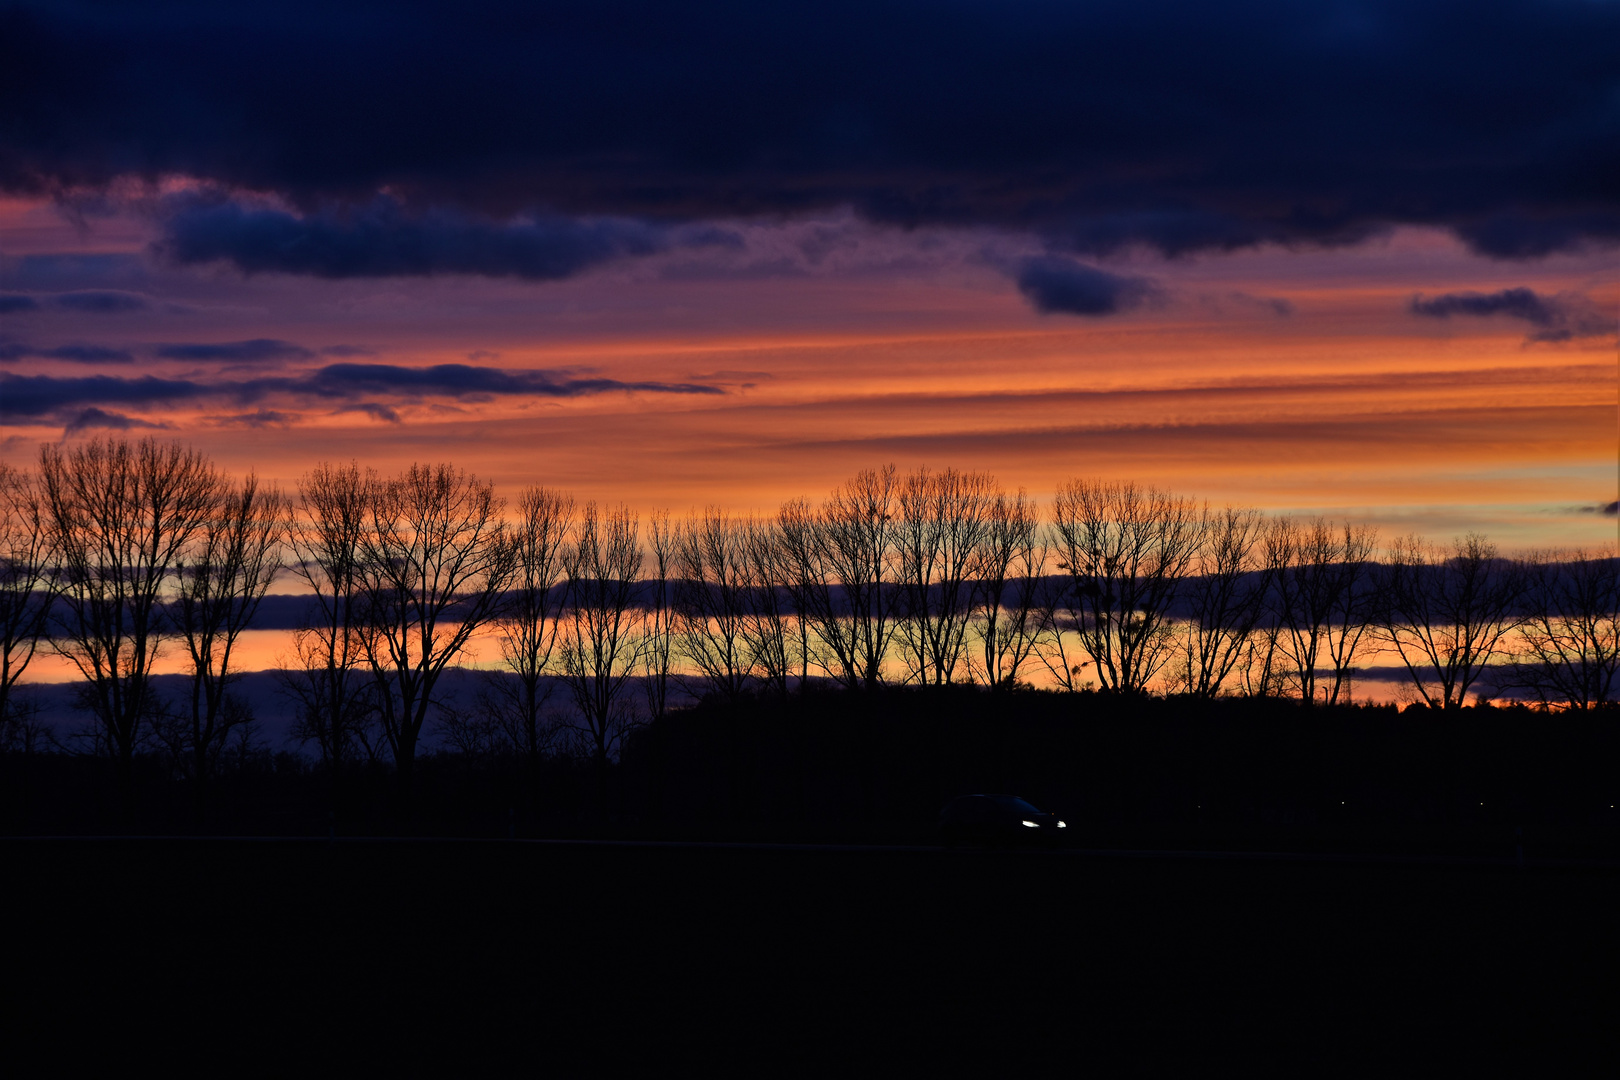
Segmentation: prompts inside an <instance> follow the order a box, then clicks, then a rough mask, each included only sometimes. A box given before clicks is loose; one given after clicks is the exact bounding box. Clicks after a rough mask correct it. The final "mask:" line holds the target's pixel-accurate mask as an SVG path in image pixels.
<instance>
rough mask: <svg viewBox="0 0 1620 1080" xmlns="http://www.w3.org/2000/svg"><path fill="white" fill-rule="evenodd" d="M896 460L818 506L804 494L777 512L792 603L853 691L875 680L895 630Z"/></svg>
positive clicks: (826, 664)
mask: <svg viewBox="0 0 1620 1080" xmlns="http://www.w3.org/2000/svg"><path fill="white" fill-rule="evenodd" d="M898 497H899V478H898V473H897V471H896V469H895V467H894V466H893V465H886V466H884V467H883V468H881V469H866V470H863V471H861V472H860V473H858V474H856V475H855V476H854V477H853V478H852V479H850V480H848V481H846V482H845V483H844V484H843V486H841V487H838V488H835V489H834V490H833V492H832V494H831V495H829V496H828V498H827V500H826V502H824V503H823V504H822V506H821V509H820V510H819V511H815V512H813V511H811V510H810V508H809V506H808V504H806V503H805V502H803V501H802V500H799V501H795V502H790V503H787V504H785V505H784V506H783V507H782V511H781V513H780V514H779V515H778V517H777V523H778V528H779V530H780V535H781V536H782V539H783V541H784V551H785V553H786V556H787V558H788V561H789V564H790V568H791V574H790V580H791V581H792V582H793V585H792V592H793V599H794V603H795V605H796V606H797V608H798V610H799V611H800V613H801V618H804V619H806V620H807V621H808V629H809V630H810V631H811V632H813V633H814V635H815V637H816V642H817V644H818V645H819V646H820V648H819V649H817V657H816V662H817V664H818V666H820V667H821V668H822V669H823V670H824V671H826V672H827V673H828V674H829V675H831V676H832V677H833V678H835V679H837V680H838V681H839V682H840V683H842V684H843V685H844V686H846V687H849V688H850V689H858V688H860V687H872V686H876V685H877V684H878V683H879V682H880V681H882V678H883V662H884V660H885V659H886V657H887V656H888V651H889V640H890V638H891V637H892V636H893V635H894V616H895V608H896V597H897V590H896V589H894V588H893V586H892V581H893V577H894V562H895V558H896V553H895V549H894V545H895V515H896V511H897V509H898V508H897V505H896V504H897V501H898Z"/></svg>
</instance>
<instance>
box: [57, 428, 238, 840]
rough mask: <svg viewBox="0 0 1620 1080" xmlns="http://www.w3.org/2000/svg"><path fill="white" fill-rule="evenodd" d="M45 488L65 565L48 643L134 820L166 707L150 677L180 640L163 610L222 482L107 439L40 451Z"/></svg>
mask: <svg viewBox="0 0 1620 1080" xmlns="http://www.w3.org/2000/svg"><path fill="white" fill-rule="evenodd" d="M40 477H41V481H42V484H43V489H44V493H45V503H46V506H47V507H48V512H49V523H50V531H51V538H52V542H53V544H54V545H55V549H56V551H57V553H58V557H59V559H60V560H61V566H60V571H59V573H60V581H61V586H62V602H61V604H60V605H59V607H60V615H59V617H57V618H56V619H55V623H56V627H55V629H56V634H55V636H54V637H53V639H52V644H53V645H54V647H55V648H56V649H57V651H58V652H60V653H61V654H62V655H63V656H65V657H66V658H67V659H68V660H69V661H70V662H71V663H72V664H73V665H74V667H76V668H77V669H78V670H79V673H80V674H81V675H82V676H84V679H85V694H84V701H85V703H86V704H87V705H88V707H89V710H90V712H91V714H92V715H93V716H94V718H95V722H96V724H97V728H98V731H99V733H100V736H101V738H102V739H104V740H105V743H106V745H107V746H108V748H109V749H110V750H111V752H112V753H113V755H114V757H115V759H116V761H117V763H118V770H119V777H120V786H121V788H122V791H123V798H124V802H125V807H126V809H127V808H128V806H129V805H130V801H131V799H132V798H133V787H132V780H133V766H134V760H135V751H136V749H137V747H138V746H139V745H140V744H141V742H142V739H143V737H144V736H145V735H146V734H147V732H148V725H149V723H150V721H151V720H152V719H153V717H154V716H155V715H156V713H157V711H158V709H159V708H160V705H161V703H160V702H159V701H158V699H157V697H156V695H155V693H154V692H153V689H152V671H153V666H154V664H155V663H156V662H157V659H158V655H159V653H160V652H161V649H162V646H163V643H164V641H165V639H166V637H168V636H169V635H170V634H172V633H173V628H172V626H171V625H170V624H169V621H168V619H167V616H166V612H165V609H164V602H165V600H166V599H168V597H169V595H170V592H171V590H172V587H173V584H174V582H175V579H176V574H177V572H178V569H179V563H180V560H181V556H182V553H183V552H184V551H185V549H186V547H187V545H189V544H190V543H191V541H192V540H193V538H195V537H196V536H197V535H198V534H199V533H201V532H202V531H203V529H204V528H205V527H206V526H207V523H208V521H209V517H210V515H211V513H212V512H213V510H214V508H215V506H216V505H217V503H218V493H219V489H220V485H221V480H220V477H219V474H218V473H217V472H216V471H215V469H214V467H213V466H212V465H211V464H209V462H208V461H207V460H206V459H205V458H204V457H203V456H202V455H201V454H200V453H198V452H197V451H195V450H191V449H188V448H186V447H183V446H181V445H180V444H179V443H170V444H167V445H165V444H160V443H158V442H156V441H154V440H152V439H144V440H142V441H141V442H139V443H135V444H131V443H129V442H128V441H122V440H119V441H115V440H113V439H110V438H109V439H105V440H94V441H90V442H86V443H83V444H81V445H79V446H77V447H74V448H72V449H64V448H62V447H60V446H53V445H50V444H46V445H44V446H42V447H41V448H40Z"/></svg>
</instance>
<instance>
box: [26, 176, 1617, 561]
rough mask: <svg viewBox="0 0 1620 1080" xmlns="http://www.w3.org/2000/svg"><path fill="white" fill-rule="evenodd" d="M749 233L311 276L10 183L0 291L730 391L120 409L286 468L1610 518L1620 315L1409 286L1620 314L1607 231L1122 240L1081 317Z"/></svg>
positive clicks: (1554, 528) (946, 243)
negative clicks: (1543, 310) (1182, 252)
mask: <svg viewBox="0 0 1620 1080" xmlns="http://www.w3.org/2000/svg"><path fill="white" fill-rule="evenodd" d="M740 228H742V229H743V230H744V231H745V233H746V235H747V237H748V247H747V249H746V250H744V251H742V252H740V253H738V252H724V253H720V255H718V256H713V257H711V256H708V255H703V254H699V255H693V254H691V253H685V254H678V255H670V256H667V257H666V256H660V257H658V258H654V259H648V260H641V261H638V262H633V263H626V264H621V265H615V266H610V267H608V268H607V269H604V270H601V271H598V272H594V273H589V274H586V275H583V276H582V277H579V278H576V279H573V280H569V281H563V282H553V283H526V282H511V281H500V280H494V281H492V280H486V279H470V278H434V279H393V280H382V281H376V280H360V281H355V280H348V281H337V282H329V281H314V280H309V279H301V278H291V277H286V276H274V275H270V276H260V277H243V276H242V275H240V274H237V273H234V272H230V271H224V270H196V269H190V270H179V269H175V268H172V267H167V266H165V265H163V263H162V262H161V260H157V259H155V258H153V257H151V256H150V255H149V254H148V253H147V249H146V245H147V243H148V240H149V238H150V233H149V230H148V229H147V228H146V226H145V225H144V223H143V221H142V219H141V218H140V216H139V214H138V213H134V212H129V213H124V214H122V215H119V216H114V217H110V218H104V219H94V220H91V221H89V222H88V224H86V225H84V226H82V227H80V226H75V225H74V224H72V223H70V222H68V221H66V220H64V218H63V216H62V215H61V214H59V213H58V212H56V211H55V210H54V209H53V208H51V207H49V206H47V205H44V204H35V203H24V202H17V201H12V202H9V203H5V204H3V205H0V289H5V290H11V291H13V292H22V293H26V294H28V295H35V296H41V297H48V296H50V295H52V294H53V293H52V290H53V289H54V290H57V291H60V290H71V289H92V288H100V289H118V290H122V291H124V292H126V293H129V294H131V295H134V296H137V297H141V298H144V300H143V302H145V303H146V307H145V308H143V309H142V310H139V311H135V312H131V313H126V314H96V315H86V314H80V313H71V312H57V311H51V310H42V311H40V312H36V313H30V314H26V315H4V316H0V320H3V321H0V341H22V340H26V341H27V342H29V343H30V344H33V345H39V346H42V347H43V346H48V345H60V344H66V343H93V344H101V345H108V346H117V347H128V348H131V349H133V350H134V351H136V352H137V354H139V353H141V351H142V350H143V349H146V350H147V351H148V352H149V351H150V349H151V348H152V347H154V346H155V344H156V343H164V342H168V343H173V342H229V341H242V340H247V339H255V338H272V339H276V340H278V341H286V342H291V343H295V344H297V345H300V346H303V347H306V348H307V349H310V350H318V349H321V348H325V347H328V346H332V345H348V346H351V347H354V348H363V349H364V350H366V351H367V352H366V355H365V357H364V359H363V362H377V363H387V364H395V365H403V366H421V365H426V364H438V363H447V362H458V363H469V364H479V365H486V366H493V367H501V368H546V369H560V370H563V371H566V372H572V373H575V374H590V375H593V376H602V377H607V378H613V379H618V380H624V381H632V380H656V381H662V382H702V383H705V384H709V385H713V386H715V387H718V388H720V389H722V390H723V391H724V393H721V394H718V395H703V396H677V395H670V394H660V393H642V392H634V393H625V392H617V391H615V392H610V393H606V394H601V395H596V396H588V397H578V398H567V399H559V398H548V397H539V396H536V397H526V396H506V397H496V398H491V399H488V400H476V399H470V398H461V399H456V398H453V397H445V396H442V395H441V396H437V397H434V396H425V397H415V398H413V397H409V396H403V395H395V396H392V397H389V398H388V399H387V400H386V401H385V402H382V403H383V404H386V405H387V406H388V407H390V408H392V409H393V410H394V412H395V413H396V414H397V416H398V417H399V422H397V423H391V422H386V421H377V420H373V419H370V418H368V417H367V416H366V415H364V414H361V413H356V412H337V411H335V410H336V408H337V407H338V406H337V405H334V404H333V403H331V402H325V401H309V400H297V401H282V400H264V401H257V402H255V403H254V405H253V407H254V408H268V409H272V410H274V411H275V412H277V413H278V414H280V417H279V418H278V419H277V420H276V421H275V422H272V423H269V424H267V425H264V426H257V427H251V426H243V425H242V424H241V423H240V422H237V421H231V420H228V419H226V418H227V417H230V416H241V415H244V412H245V409H244V406H242V405H241V404H240V403H236V402H222V401H212V400H210V401H206V402H202V403H197V402H191V403H176V404H162V403H159V404H156V405H151V406H147V407H133V408H122V409H120V410H119V411H120V412H122V413H123V414H125V415H126V416H127V417H129V418H130V419H131V420H133V421H135V422H137V423H149V424H154V425H164V426H165V427H164V428H163V429H162V430H159V431H158V432H157V433H158V434H172V435H173V436H175V437H178V438H182V439H185V440H188V441H191V442H194V443H196V444H198V445H200V446H202V447H204V448H205V449H207V451H208V452H209V453H211V454H213V455H214V456H215V457H216V458H217V459H218V460H219V461H220V462H221V463H222V464H224V465H226V466H227V467H229V468H232V469H235V470H243V469H247V468H254V469H257V470H258V471H259V472H260V473H261V474H262V475H266V476H269V477H271V478H273V479H276V480H278V481H280V482H282V483H284V484H289V485H290V484H292V483H294V482H295V481H296V478H297V476H298V475H299V474H300V473H301V472H302V471H303V470H304V469H306V468H308V467H309V466H310V465H311V464H313V463H315V462H316V461H319V460H322V459H328V458H339V459H340V458H349V457H355V458H358V459H360V460H361V461H362V462H364V463H367V464H372V465H375V466H377V467H379V468H382V469H385V470H386V469H390V468H395V467H398V466H399V465H401V464H403V463H405V462H407V461H409V460H412V459H444V458H447V459H451V460H453V461H456V462H457V463H460V464H463V465H465V466H466V467H468V468H470V469H473V470H475V471H477V472H479V473H480V474H484V475H488V476H490V477H492V478H494V479H495V480H496V481H497V482H498V483H499V484H500V485H502V487H503V488H506V489H507V490H508V491H509V492H515V491H516V490H517V489H518V488H520V487H521V486H522V485H525V484H528V483H544V484H548V485H555V486H558V487H562V488H566V489H570V490H572V491H574V492H575V493H576V494H577V495H579V496H580V497H582V498H597V499H606V500H615V501H616V500H623V501H626V502H629V503H630V504H631V505H633V506H636V507H639V508H643V509H649V508H653V507H670V508H673V509H675V510H677V511H681V510H685V509H687V508H689V507H692V506H697V505H702V504H705V503H711V502H712V503H719V504H721V505H725V506H729V507H732V508H736V509H756V508H757V509H773V508H774V507H775V506H776V505H777V504H778V503H779V502H780V501H781V500H783V499H785V498H788V497H792V496H795V495H800V494H809V495H819V494H821V493H822V492H824V491H825V490H826V489H827V488H828V487H830V486H831V485H832V484H834V483H835V482H837V481H838V480H839V479H841V478H842V477H844V476H846V475H848V474H849V473H850V472H852V471H853V470H855V469H857V468H860V467H863V466H866V465H871V464H875V463H880V462H886V461H893V462H896V463H898V464H899V465H901V466H902V467H908V466H912V465H917V464H923V463H927V464H930V465H934V466H943V465H956V466H959V467H965V468H980V469H988V470H991V471H993V472H994V473H996V474H997V475H998V476H999V477H1000V478H1001V479H1002V480H1003V481H1004V482H1005V483H1007V484H1008V485H1010V486H1017V485H1023V486H1026V487H1027V488H1029V489H1030V490H1031V492H1033V493H1035V494H1037V495H1044V494H1046V493H1048V492H1050V491H1051V490H1052V488H1053V487H1054V486H1055V485H1056V484H1057V483H1058V482H1059V481H1060V480H1062V479H1064V478H1066V477H1069V476H1074V475H1096V476H1106V477H1117V478H1135V479H1138V480H1142V481H1147V482H1152V483H1156V484H1160V485H1164V486H1167V487H1170V488H1172V489H1174V490H1177V491H1180V492H1185V493H1189V494H1193V495H1197V496H1200V497H1204V498H1207V499H1210V500H1212V501H1216V502H1240V503H1249V504H1254V505H1258V506H1261V507H1263V508H1265V509H1268V510H1279V511H1306V512H1313V513H1314V512H1325V513H1332V514H1336V515H1350V516H1354V517H1356V518H1359V519H1364V520H1371V521H1374V522H1376V523H1378V524H1379V525H1380V526H1382V527H1384V528H1385V529H1386V531H1406V530H1408V529H1419V530H1422V531H1425V532H1428V533H1431V534H1434V535H1436V536H1445V535H1450V534H1454V533H1458V532H1461V531H1465V530H1468V529H1482V530H1484V531H1486V532H1488V533H1489V534H1491V535H1492V536H1493V537H1496V538H1498V539H1499V540H1500V541H1501V542H1502V543H1503V544H1504V545H1505V546H1525V545H1549V544H1558V545H1574V544H1588V545H1590V544H1599V543H1612V542H1613V540H1614V535H1615V530H1614V521H1613V519H1612V518H1604V517H1601V516H1599V515H1598V514H1595V513H1593V512H1591V511H1592V508H1593V507H1594V506H1596V505H1597V504H1600V503H1603V502H1607V501H1608V500H1611V499H1613V498H1615V495H1616V478H1615V477H1616V385H1617V383H1616V375H1617V371H1616V352H1615V342H1614V338H1613V336H1612V335H1609V336H1590V337H1585V338H1577V339H1575V340H1573V341H1569V342H1563V343H1552V344H1549V343H1532V342H1527V340H1526V335H1527V331H1528V330H1530V329H1531V328H1530V327H1527V326H1526V324H1525V323H1523V322H1520V321H1513V320H1510V319H1506V318H1503V317H1499V316H1498V317H1491V318H1462V317H1455V318H1450V319H1433V318H1420V317H1418V316H1415V315H1413V314H1411V313H1410V311H1409V310H1408V303H1409V301H1410V299H1411V297H1412V296H1413V295H1414V294H1417V293H1423V294H1426V295H1436V294H1441V293H1447V292H1458V291H1465V290H1474V291H1480V292H1489V291H1493V290H1500V289H1503V288H1510V287H1530V288H1533V289H1535V290H1536V292H1537V293H1538V294H1543V295H1577V296H1580V297H1584V298H1586V300H1587V301H1588V302H1590V304H1592V305H1593V306H1594V307H1595V308H1596V309H1597V310H1601V311H1606V312H1608V313H1610V315H1611V316H1612V313H1613V312H1614V311H1615V310H1616V308H1617V305H1620V275H1617V274H1616V273H1615V271H1614V268H1613V266H1612V259H1611V258H1609V257H1607V256H1604V257H1599V256H1595V255H1592V256H1559V257H1553V258H1549V259H1544V260H1540V261H1538V262H1534V263H1503V262H1491V261H1488V260H1485V259H1481V258H1479V257H1477V256H1473V255H1470V254H1468V253H1467V252H1466V251H1464V250H1463V249H1462V247H1461V246H1460V245H1459V244H1457V243H1456V242H1455V241H1453V240H1451V239H1449V238H1447V237H1445V236H1443V235H1441V234H1439V233H1435V232H1427V231H1420V230H1404V231H1400V232H1397V233H1395V234H1393V235H1391V236H1389V237H1386V238H1384V239H1381V240H1378V241H1375V242H1371V243H1366V244H1363V245H1360V246H1357V247H1354V248H1348V249H1337V250H1305V251H1287V250H1280V249H1265V250H1259V251H1250V252H1244V253H1237V254H1232V255H1219V256H1202V257H1198V258H1190V259H1183V260H1173V261H1167V260H1164V259H1160V258H1156V257H1149V256H1145V255H1137V256H1135V257H1130V258H1125V259H1120V260H1113V261H1111V262H1110V263H1108V264H1107V265H1108V267H1109V268H1110V269H1111V270H1114V271H1116V272H1128V273H1132V274H1141V275H1146V276H1148V277H1151V278H1152V279H1153V280H1154V281H1155V282H1156V283H1157V284H1158V285H1159V287H1160V290H1161V299H1160V301H1159V302H1158V303H1156V304H1153V305H1150V306H1148V307H1146V308H1143V309H1141V310H1137V311H1134V312H1129V313H1126V314H1120V315H1114V316H1110V317H1107V318H1103V319H1086V318H1081V317H1075V316H1068V315H1039V314H1036V313H1034V312H1033V311H1031V309H1030V308H1029V306H1028V305H1027V304H1026V303H1025V301H1024V299H1023V298H1022V297H1021V296H1020V295H1019V294H1018V293H1017V291H1016V289H1015V288H1014V287H1013V286H1012V285H1011V283H1010V282H1009V281H1008V280H1007V279H1006V277H1005V275H1004V274H1003V273H1001V272H1000V271H998V270H997V269H996V268H995V265H996V258H998V257H999V256H997V255H996V254H995V250H993V249H995V247H996V245H998V244H1001V245H1006V244H1008V243H1011V241H1008V240H1006V239H1005V238H997V237H993V236H986V235H980V234H974V233H968V232H959V233H946V232H941V233H934V234H928V235H924V234H921V233H906V232H901V231H897V230H882V229H877V228H875V227H872V226H867V225H863V224H862V223H860V222H858V221H856V220H855V219H854V218H852V217H850V216H848V215H832V216H830V217H829V218H827V219H825V220H822V221H820V222H810V223H806V222H781V223H775V224H764V225H760V224H754V225H747V226H740ZM816 230H820V231H819V232H817V231H816ZM811 235H814V236H815V237H816V243H815V245H811V244H810V243H809V242H808V241H807V240H806V237H807V236H811ZM807 251H808V252H810V254H806V252H807ZM987 252H988V254H987ZM85 256H93V258H90V259H86V258H85ZM1284 312H1287V313H1284ZM328 362H330V361H329V360H327V359H324V358H312V359H308V360H305V361H296V360H295V361H284V362H281V363H280V366H279V367H276V366H274V365H272V366H271V367H266V366H265V365H259V366H257V367H252V368H251V370H248V369H247V368H245V367H244V366H243V365H235V366H232V365H220V364H215V365H212V366H210V365H208V364H202V363H196V362H182V361H174V360H158V359H153V358H151V357H150V356H146V355H143V356H141V358H140V359H139V360H137V361H136V363H134V364H132V365H121V366H104V367H96V368H90V367H87V366H86V365H83V364H69V363H66V362H63V361H55V360H47V359H25V360H20V361H14V362H12V363H10V364H8V365H7V366H6V368H5V369H4V370H7V371H10V372H12V373H14V374H18V375H35V374H44V375H50V376H53V377H57V378H72V377H86V376H91V375H111V376H116V377H124V378H129V377H135V376H140V375H146V374H152V375H157V376H161V377H164V378H220V379H241V378H248V377H251V376H255V375H262V374H265V373H266V372H267V371H270V370H271V369H272V368H274V370H277V371H285V370H291V369H295V368H298V367H299V366H300V364H302V366H303V367H310V366H312V365H319V364H322V363H328ZM339 404H341V403H339ZM140 430H141V429H139V428H136V429H133V431H132V433H137V434H138V433H140ZM62 434H63V429H62V422H61V420H60V417H41V418H39V419H38V420H35V421H26V420H25V421H23V422H20V423H19V422H13V424H12V426H11V427H9V428H7V430H6V431H5V433H4V435H5V439H4V442H3V444H0V454H3V456H4V458H5V459H6V460H10V461H13V462H18V463H21V462H26V461H28V460H30V459H31V458H32V457H33V455H34V454H35V453H36V448H37V444H38V442H39V441H40V440H44V439H57V438H61V437H62ZM75 437H79V436H75Z"/></svg>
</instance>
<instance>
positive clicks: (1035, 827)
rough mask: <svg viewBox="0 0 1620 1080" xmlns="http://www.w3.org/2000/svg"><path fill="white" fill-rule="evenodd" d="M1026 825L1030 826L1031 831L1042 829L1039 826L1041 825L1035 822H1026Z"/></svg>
mask: <svg viewBox="0 0 1620 1080" xmlns="http://www.w3.org/2000/svg"><path fill="white" fill-rule="evenodd" d="M1024 824H1025V825H1026V826H1028V827H1029V828H1031V829H1038V828H1040V826H1039V825H1037V824H1035V823H1034V822H1033V821H1026V822H1024Z"/></svg>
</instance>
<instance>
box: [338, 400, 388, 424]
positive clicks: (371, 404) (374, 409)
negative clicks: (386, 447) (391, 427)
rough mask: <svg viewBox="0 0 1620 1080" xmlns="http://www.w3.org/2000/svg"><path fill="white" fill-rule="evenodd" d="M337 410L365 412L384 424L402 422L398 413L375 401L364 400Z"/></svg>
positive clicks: (340, 411) (341, 411) (342, 411)
mask: <svg viewBox="0 0 1620 1080" xmlns="http://www.w3.org/2000/svg"><path fill="white" fill-rule="evenodd" d="M338 412H339V413H351V412H357V413H365V414H366V415H367V416H369V417H371V418H372V419H373V420H377V421H380V422H382V423H385V424H398V423H401V422H402V421H401V420H400V418H399V413H397V412H395V411H394V410H393V409H391V408H389V407H388V406H387V405H381V404H378V403H377V402H375V401H364V402H361V403H360V404H358V405H350V406H349V407H348V408H346V409H339V410H338Z"/></svg>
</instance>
